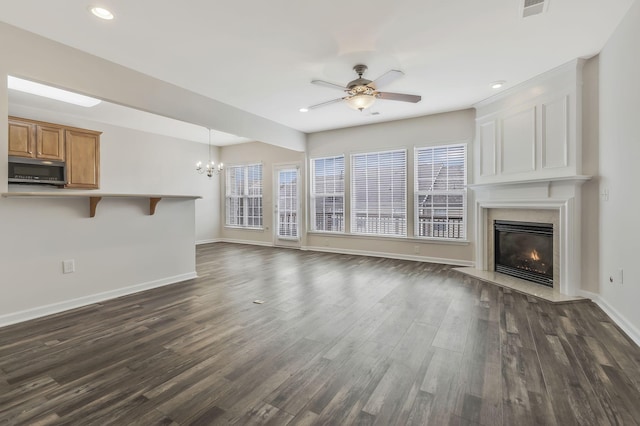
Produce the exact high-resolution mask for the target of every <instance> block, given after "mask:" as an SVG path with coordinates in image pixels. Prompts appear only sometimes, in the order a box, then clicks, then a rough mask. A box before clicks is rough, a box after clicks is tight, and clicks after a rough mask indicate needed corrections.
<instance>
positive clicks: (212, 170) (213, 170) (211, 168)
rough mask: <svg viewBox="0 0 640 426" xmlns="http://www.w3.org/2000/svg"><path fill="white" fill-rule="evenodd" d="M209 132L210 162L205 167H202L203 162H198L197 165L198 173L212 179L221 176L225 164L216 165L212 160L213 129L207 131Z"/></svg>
mask: <svg viewBox="0 0 640 426" xmlns="http://www.w3.org/2000/svg"><path fill="white" fill-rule="evenodd" d="M207 131H208V132H209V161H208V162H207V163H206V164H205V165H204V166H203V165H202V161H198V162H197V163H196V171H197V172H198V173H200V174H203V173H206V174H207V176H209V177H211V176H213V175H214V174H216V175H219V174H220V172H221V171H222V170H223V169H224V164H222V163H218V164H217V165H216V163H215V162H213V161H212V160H211V129H207Z"/></svg>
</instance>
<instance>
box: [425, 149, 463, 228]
mask: <svg viewBox="0 0 640 426" xmlns="http://www.w3.org/2000/svg"><path fill="white" fill-rule="evenodd" d="M415 168H416V170H415V187H414V188H415V191H416V195H415V200H416V232H415V233H416V236H418V237H428V238H447V239H465V238H466V205H467V186H466V185H467V146H466V145H464V144H457V145H444V146H433V147H425V148H416V150H415Z"/></svg>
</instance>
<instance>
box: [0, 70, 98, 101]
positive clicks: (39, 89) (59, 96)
mask: <svg viewBox="0 0 640 426" xmlns="http://www.w3.org/2000/svg"><path fill="white" fill-rule="evenodd" d="M7 87H8V88H9V89H13V90H18V91H20V92H25V93H31V94H32V95H37V96H42V97H45V98H49V99H55V100H57V101H62V102H67V103H70V104H74V105H80V106H83V107H92V106H96V105H98V104H99V103H100V102H102V101H101V100H100V99H96V98H91V97H89V96H84V95H80V94H78V93H74V92H69V91H68V90H62V89H58V88H57V87H51V86H47V85H45V84H40V83H34V82H33V81H29V80H23V79H21V78H17V77H12V76H10V75H9V76H7Z"/></svg>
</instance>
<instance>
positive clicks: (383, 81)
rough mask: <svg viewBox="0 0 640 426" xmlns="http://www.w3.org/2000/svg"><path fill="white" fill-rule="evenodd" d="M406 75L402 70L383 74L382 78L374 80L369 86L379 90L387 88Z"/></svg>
mask: <svg viewBox="0 0 640 426" xmlns="http://www.w3.org/2000/svg"><path fill="white" fill-rule="evenodd" d="M403 75H404V73H403V72H402V71H400V70H391V71H387V72H386V73H384V74H382V75H381V76H380V77H378V78H376V79H375V80H373V81H372V82H371V83H370V84H369V86H372V87H373V88H374V89H377V88H379V87H382V86H386V85H387V84H391V83H393V82H394V81H396V80H397V79H399V78H400V77H402V76H403Z"/></svg>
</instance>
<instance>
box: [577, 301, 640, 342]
mask: <svg viewBox="0 0 640 426" xmlns="http://www.w3.org/2000/svg"><path fill="white" fill-rule="evenodd" d="M579 294H580V296H584V297H588V298H589V299H591V300H593V301H594V303H596V304H597V305H598V306H600V308H601V309H602V310H603V311H604V312H605V313H606V314H607V315H609V317H610V318H611V319H612V320H613V321H614V322H615V323H616V325H617V326H618V327H620V328H621V329H622V331H624V332H625V333H627V335H628V336H629V337H630V338H631V340H633V341H634V342H635V343H636V345H638V346H640V330H638V329H637V328H636V327H635V326H634V325H633V324H631V323H630V322H629V321H628V320H627V319H626V318H625V317H624V315H622V314H621V313H620V312H618V311H617V310H616V309H615V308H614V307H613V306H611V305H610V304H609V303H608V302H607V301H606V300H604V299H603V298H602V297H601V296H600V295H599V294H596V293H591V292H590V291H585V290H580V291H579Z"/></svg>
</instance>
